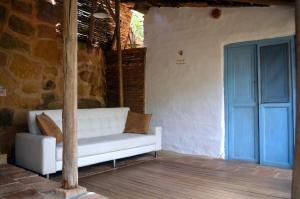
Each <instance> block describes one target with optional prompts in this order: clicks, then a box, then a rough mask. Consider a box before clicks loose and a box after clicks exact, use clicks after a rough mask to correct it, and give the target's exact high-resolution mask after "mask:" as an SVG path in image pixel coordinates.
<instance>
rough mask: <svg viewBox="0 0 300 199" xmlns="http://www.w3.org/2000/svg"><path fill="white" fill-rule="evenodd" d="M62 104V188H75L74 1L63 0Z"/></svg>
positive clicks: (76, 185)
mask: <svg viewBox="0 0 300 199" xmlns="http://www.w3.org/2000/svg"><path fill="white" fill-rule="evenodd" d="M63 36H64V51H63V64H64V105H63V134H64V135H63V136H64V141H63V171H62V177H63V181H62V188H64V189H74V188H77V187H78V169H77V0H64V29H63Z"/></svg>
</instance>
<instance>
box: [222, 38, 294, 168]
mask: <svg viewBox="0 0 300 199" xmlns="http://www.w3.org/2000/svg"><path fill="white" fill-rule="evenodd" d="M293 45H294V43H293V38H292V37H288V38H278V39H274V40H264V41H254V42H247V43H239V44H232V45H228V46H227V47H226V50H225V57H226V59H225V101H226V106H225V107H226V111H225V113H226V153H227V154H226V155H227V158H228V159H235V160H246V161H251V162H256V163H260V164H263V165H270V166H277V167H284V168H291V166H292V163H293V146H294V125H295V123H294V111H293V108H294V95H293V90H294V82H293V77H294V76H293V74H294V68H293V60H294V57H293V51H294V50H293V49H294V48H293Z"/></svg>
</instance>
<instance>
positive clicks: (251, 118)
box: [231, 106, 257, 162]
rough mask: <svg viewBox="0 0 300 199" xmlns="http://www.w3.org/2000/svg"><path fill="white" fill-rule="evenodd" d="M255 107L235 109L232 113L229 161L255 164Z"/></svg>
mask: <svg viewBox="0 0 300 199" xmlns="http://www.w3.org/2000/svg"><path fill="white" fill-rule="evenodd" d="M256 117H257V111H256V107H253V106H249V107H246V106H243V107H235V108H233V111H232V119H233V121H235V122H233V131H232V132H233V133H232V135H231V137H232V138H231V140H232V144H233V147H232V153H231V159H237V160H247V161H252V162H256V161H257V154H256V150H255V148H254V146H256V144H257V143H256V134H255V132H256V125H257V124H256V122H255V121H256V120H255V119H256Z"/></svg>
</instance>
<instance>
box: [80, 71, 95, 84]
mask: <svg viewBox="0 0 300 199" xmlns="http://www.w3.org/2000/svg"><path fill="white" fill-rule="evenodd" d="M79 77H80V79H81V80H82V81H85V82H87V83H91V82H92V80H93V73H92V72H89V71H82V72H80V73H79Z"/></svg>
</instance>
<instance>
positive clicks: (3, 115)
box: [0, 108, 14, 129]
mask: <svg viewBox="0 0 300 199" xmlns="http://www.w3.org/2000/svg"><path fill="white" fill-rule="evenodd" d="M13 120H14V110H13V109H10V108H2V109H0V128H2V129H5V128H7V127H9V126H11V125H12V123H13Z"/></svg>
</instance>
